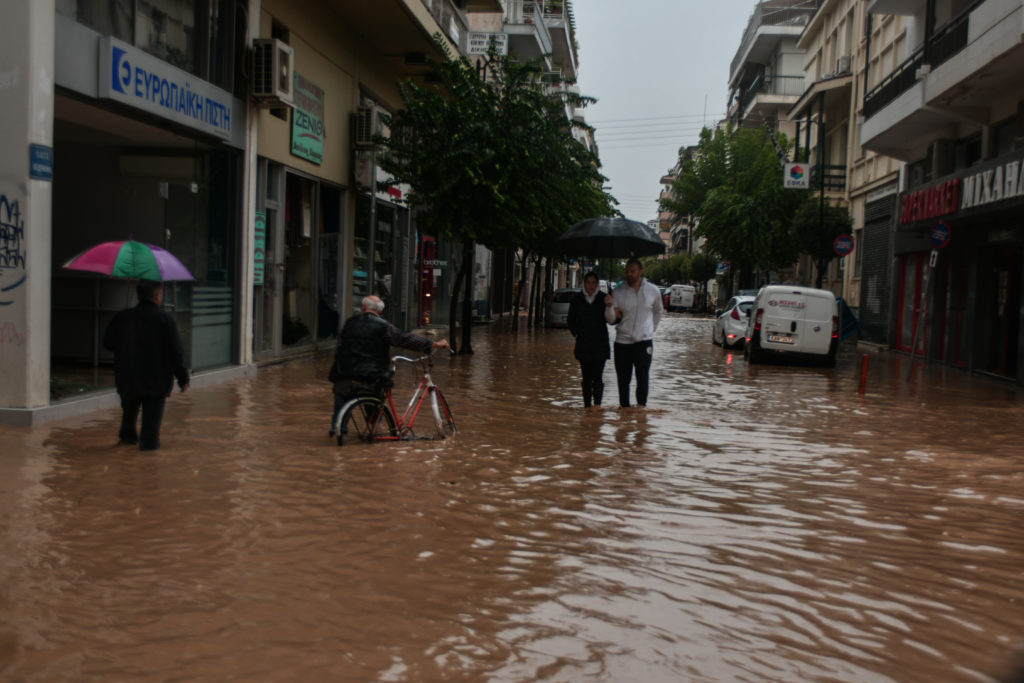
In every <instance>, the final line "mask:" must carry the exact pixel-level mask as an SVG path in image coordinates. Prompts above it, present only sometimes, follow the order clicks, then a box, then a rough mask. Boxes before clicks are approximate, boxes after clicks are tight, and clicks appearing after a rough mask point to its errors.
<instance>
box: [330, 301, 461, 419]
mask: <svg viewBox="0 0 1024 683" xmlns="http://www.w3.org/2000/svg"><path fill="white" fill-rule="evenodd" d="M383 312H384V302H383V301H381V299H380V297H378V296H374V295H372V294H371V295H370V296H367V297H363V301H362V312H361V313H358V314H356V315H354V316H352V317H351V318H349V319H348V320H346V321H345V324H344V325H343V326H342V328H341V334H340V335H338V345H337V346H336V347H335V349H334V364H333V365H332V366H331V372H330V374H329V375H328V376H327V379H328V380H330V381H331V382H333V383H334V411H333V412H332V414H331V429H330V431H329V432H328V434H329V435H330V436H332V437H333V436H334V424H335V422H336V421H337V419H338V413H339V412H340V411H341V409H342V407H343V406H344V405H345V404H346V403H348V402H349V401H350V400H352V399H353V398H356V397H357V396H359V395H361V394H366V393H373V394H379V393H380V392H381V391H382V390H383V388H384V385H385V383H386V382H388V381H390V379H391V352H390V349H391V347H392V346H398V347H400V348H403V349H409V350H412V351H421V352H423V353H430V352H431V351H432V350H433V349H447V348H450V345H449V344H448V340H447V339H439V340H438V341H431V340H430V339H427V338H426V337H421V336H420V335H418V334H412V333H409V332H402V331H401V330H400V329H398V328H397V327H396V326H395V325H392V324H391V323H389V322H388V321H387V320H384V318H382V317H380V314H381V313H383Z"/></svg>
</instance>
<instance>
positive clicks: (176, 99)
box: [99, 36, 233, 140]
mask: <svg viewBox="0 0 1024 683" xmlns="http://www.w3.org/2000/svg"><path fill="white" fill-rule="evenodd" d="M99 69H100V73H99V94H100V97H103V98H106V99H110V100H116V101H117V102H121V103H123V104H127V105H128V106H130V107H135V108H136V109H141V110H143V111H146V112H149V113H150V114H155V115H157V116H160V117H162V118H165V119H168V120H171V121H174V122H176V123H179V124H181V125H184V126H188V127H189V128H194V129H196V130H201V131H203V132H204V133H209V134H211V135H215V136H217V137H219V138H223V139H225V140H230V139H231V125H232V113H233V107H232V104H233V103H232V97H231V93H229V92H227V91H226V90H222V89H220V88H218V87H217V86H215V85H213V84H212V83H209V82H207V81H204V80H202V79H200V78H196V77H195V76H193V75H192V74H190V73H188V72H187V71H183V70H181V69H179V68H177V67H175V66H171V65H170V64H168V63H167V62H164V61H162V60H160V59H157V58H156V57H154V56H152V55H150V54H148V53H146V52H143V51H142V50H139V49H137V48H135V47H132V46H131V45H129V44H128V43H125V42H122V41H120V40H118V39H117V38H112V37H110V36H104V37H102V38H100V66H99Z"/></svg>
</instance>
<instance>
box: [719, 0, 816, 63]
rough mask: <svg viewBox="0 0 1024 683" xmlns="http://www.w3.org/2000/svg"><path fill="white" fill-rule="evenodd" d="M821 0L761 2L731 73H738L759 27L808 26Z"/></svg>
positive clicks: (751, 20)
mask: <svg viewBox="0 0 1024 683" xmlns="http://www.w3.org/2000/svg"><path fill="white" fill-rule="evenodd" d="M820 5H821V0H769V1H768V2H759V3H758V4H757V6H756V7H755V8H754V12H753V14H751V15H750V21H748V22H747V28H746V30H745V31H744V32H743V38H742V39H741V40H740V49H739V51H738V52H737V53H736V56H735V57H734V58H733V60H732V64H731V65H730V66H729V73H731V74H732V73H736V69H738V68H739V65H740V60H741V59H742V58H743V55H744V54H746V47H747V45H748V44H749V43H750V42H751V41H752V40H753V39H754V34H756V33H757V29H759V28H761V27H762V26H806V25H807V22H809V21H810V20H811V17H813V16H814V14H815V12H817V11H818V7H819V6H820Z"/></svg>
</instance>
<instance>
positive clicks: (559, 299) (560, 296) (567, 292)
mask: <svg viewBox="0 0 1024 683" xmlns="http://www.w3.org/2000/svg"><path fill="white" fill-rule="evenodd" d="M578 291H579V290H578V289H560V290H559V291H557V292H555V298H554V299H553V301H554V302H555V303H556V304H567V303H569V302H570V301H572V295H573V294H575V293H576V292H578Z"/></svg>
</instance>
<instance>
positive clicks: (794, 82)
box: [739, 74, 804, 114]
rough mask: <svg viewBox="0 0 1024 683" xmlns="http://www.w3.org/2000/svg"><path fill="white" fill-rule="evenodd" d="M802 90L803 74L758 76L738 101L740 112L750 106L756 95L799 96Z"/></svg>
mask: <svg viewBox="0 0 1024 683" xmlns="http://www.w3.org/2000/svg"><path fill="white" fill-rule="evenodd" d="M803 91H804V77H803V74H801V75H799V76H758V77H757V78H756V79H754V82H753V83H751V84H750V86H749V87H748V88H747V90H746V92H744V93H743V98H742V99H741V101H740V112H739V113H740V114H743V113H745V112H746V111H747V109H748V108H749V107H750V103H751V102H753V101H754V98H755V97H757V96H758V95H784V96H793V97H799V96H800V95H801V94H802V93H803Z"/></svg>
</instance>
